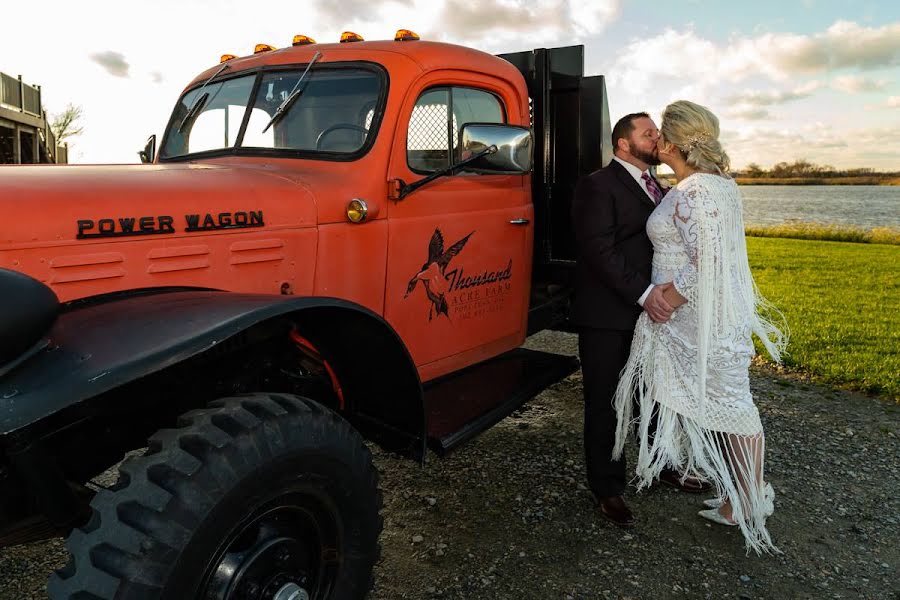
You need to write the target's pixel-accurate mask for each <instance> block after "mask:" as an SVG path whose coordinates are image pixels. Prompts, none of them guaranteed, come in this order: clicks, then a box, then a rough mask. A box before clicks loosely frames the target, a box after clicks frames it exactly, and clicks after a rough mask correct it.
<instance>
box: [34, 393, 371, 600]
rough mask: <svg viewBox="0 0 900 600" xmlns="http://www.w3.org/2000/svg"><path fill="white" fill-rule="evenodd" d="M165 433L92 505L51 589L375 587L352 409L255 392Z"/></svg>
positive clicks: (350, 591)
mask: <svg viewBox="0 0 900 600" xmlns="http://www.w3.org/2000/svg"><path fill="white" fill-rule="evenodd" d="M178 425H179V428H178V429H167V430H163V431H159V432H158V433H156V434H155V435H154V436H153V437H152V438H151V439H150V444H149V449H148V450H147V452H146V453H145V454H144V455H143V456H140V457H136V458H132V459H129V460H127V461H125V462H124V463H122V465H121V466H120V468H119V472H120V474H121V476H120V480H119V483H118V484H117V485H116V486H114V488H113V489H111V490H103V491H101V492H99V493H98V494H97V496H96V497H95V498H94V500H93V501H92V502H91V506H92V508H93V516H92V517H91V520H90V522H89V523H88V524H87V525H85V526H84V527H82V528H80V529H76V530H74V531H73V532H72V534H71V535H70V536H69V539H68V542H67V544H68V550H69V553H70V559H69V563H68V564H67V565H66V567H65V568H63V569H61V570H60V571H57V572H56V573H54V574H53V575H52V576H51V578H50V583H49V586H48V592H49V595H50V597H51V598H52V599H53V600H59V599H62V598H66V599H77V600H88V599H91V600H93V599H103V600H107V599H124V600H145V599H150V598H153V599H163V600H175V599H177V600H192V599H195V598H196V599H202V600H207V599H210V600H212V599H216V600H225V599H227V600H237V599H241V600H244V599H246V600H303V599H305V598H310V599H313V600H320V599H322V600H325V599H328V600H345V599H356V598H364V597H365V596H366V594H367V592H368V590H369V589H370V587H371V583H372V567H373V565H374V563H375V561H376V560H377V558H378V535H379V534H380V532H381V523H382V522H381V517H380V516H379V510H380V509H381V494H380V492H379V491H378V477H377V473H376V471H375V469H374V466H373V465H372V456H371V454H370V453H369V451H368V449H367V448H366V447H365V445H364V444H363V442H362V439H361V438H360V436H359V434H358V433H356V431H355V430H354V429H353V428H352V427H351V426H350V425H349V424H348V423H347V422H346V421H344V420H343V419H342V418H341V417H340V416H338V415H337V414H335V413H333V412H331V411H329V410H327V409H325V408H324V407H322V406H321V405H319V404H317V403H316V402H313V401H312V400H308V399H305V398H298V397H296V396H288V395H280V394H253V395H247V396H238V397H233V398H224V399H221V400H218V401H216V402H214V403H213V404H212V405H211V406H210V408H208V409H204V410H196V411H192V412H190V413H188V414H186V415H184V416H183V417H182V418H181V419H180V421H179V424H178Z"/></svg>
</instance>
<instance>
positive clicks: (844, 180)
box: [734, 176, 900, 186]
mask: <svg viewBox="0 0 900 600" xmlns="http://www.w3.org/2000/svg"><path fill="white" fill-rule="evenodd" d="M734 180H735V181H736V182H737V184H738V185H886V186H900V177H891V176H888V177H874V176H873V177H735V178H734Z"/></svg>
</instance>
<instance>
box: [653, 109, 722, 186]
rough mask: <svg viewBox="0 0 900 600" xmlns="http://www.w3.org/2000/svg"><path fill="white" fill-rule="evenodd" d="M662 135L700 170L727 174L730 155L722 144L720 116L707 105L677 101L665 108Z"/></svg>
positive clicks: (689, 162)
mask: <svg viewBox="0 0 900 600" xmlns="http://www.w3.org/2000/svg"><path fill="white" fill-rule="evenodd" d="M659 132H660V134H661V135H662V136H663V138H664V139H665V141H667V142H670V143H672V144H674V145H675V147H677V148H678V150H680V151H681V154H682V155H683V156H684V158H685V160H686V161H687V164H689V165H690V166H692V167H694V168H695V169H698V170H700V171H708V172H711V173H719V174H720V175H727V174H728V170H729V168H730V167H731V164H730V160H729V158H728V155H727V154H725V150H723V149H722V144H720V143H719V119H718V118H717V117H716V115H714V114H713V113H712V111H711V110H709V109H708V108H706V107H705V106H700V105H699V104H695V103H693V102H689V101H688V100H677V101H675V102H673V103H672V104H670V105H668V106H667V107H666V109H665V110H664V111H663V115H662V126H661V127H660V128H659Z"/></svg>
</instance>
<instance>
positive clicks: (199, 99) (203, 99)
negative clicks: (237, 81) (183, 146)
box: [178, 63, 231, 133]
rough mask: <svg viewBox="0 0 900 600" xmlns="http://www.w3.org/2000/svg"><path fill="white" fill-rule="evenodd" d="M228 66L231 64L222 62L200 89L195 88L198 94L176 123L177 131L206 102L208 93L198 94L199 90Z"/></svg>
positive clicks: (182, 127)
mask: <svg viewBox="0 0 900 600" xmlns="http://www.w3.org/2000/svg"><path fill="white" fill-rule="evenodd" d="M230 66H231V65H229V64H228V63H225V64H223V65H222V66H221V67H219V70H218V71H216V72H215V73H213V75H212V77H210V78H209V79H207V80H206V81H205V82H204V83H203V85H201V86H200V89H199V90H197V94H198V95H197V99H196V100H194V103H193V104H192V105H191V108H190V109H189V110H188V112H187V114H186V115H184V118H183V119H182V120H181V123H180V124H179V125H178V131H179V133H180V132H181V130H182V129H184V125H185V123H187V122H188V121H190V120H191V119H192V118H194V116H196V114H197V112H198V111H199V110H200V109H201V108H202V107H203V104H205V103H206V100H207V99H208V98H209V94H208V93H206V94H200V92H202V91H203V90H204V89H206V86H208V85H209V83H210V82H211V81H212V80H213V79H215V78H216V77H218V76H219V73H221V72H222V71H224V70H225V69H227V68H228V67H230Z"/></svg>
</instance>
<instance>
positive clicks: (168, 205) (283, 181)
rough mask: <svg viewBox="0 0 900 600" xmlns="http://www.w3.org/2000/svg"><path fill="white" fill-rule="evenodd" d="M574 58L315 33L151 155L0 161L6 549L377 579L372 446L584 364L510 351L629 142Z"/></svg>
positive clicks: (557, 288)
mask: <svg viewBox="0 0 900 600" xmlns="http://www.w3.org/2000/svg"><path fill="white" fill-rule="evenodd" d="M582 50H583V49H582V48H581V47H580V46H576V47H568V48H557V49H549V50H548V49H538V50H533V51H528V52H521V53H516V54H509V55H504V56H502V57H496V56H491V55H488V54H485V53H482V52H479V51H476V50H472V49H469V48H464V47H459V46H454V45H449V44H442V43H432V42H427V41H420V40H418V37H417V36H416V35H415V34H413V33H412V32H409V31H405V30H401V31H399V32H398V34H397V37H396V39H395V40H393V41H375V42H366V41H362V40H361V39H359V38H358V36H355V35H353V34H349V33H347V34H345V35H344V36H343V38H342V42H341V43H334V44H317V43H315V42H314V41H312V40H311V39H309V38H304V37H303V36H297V38H295V40H294V44H293V45H292V46H290V47H287V48H283V49H280V50H276V49H274V48H271V47H267V46H262V45H261V46H259V47H257V52H255V53H254V54H252V55H250V56H245V57H240V58H238V57H232V56H228V55H226V56H223V58H222V62H221V63H220V64H219V65H217V66H215V67H213V68H211V69H209V70H208V71H206V72H204V73H202V74H200V75H199V76H198V77H197V78H196V79H195V80H194V81H193V82H191V83H190V84H189V85H188V86H187V88H186V89H185V92H184V93H183V95H182V96H181V98H180V99H179V100H178V102H177V104H176V106H175V109H174V111H173V114H172V117H171V119H170V121H169V123H168V126H167V127H166V130H165V134H164V135H163V137H162V140H161V142H160V144H159V149H158V152H157V147H156V146H157V145H156V139H155V137H151V138H150V140H148V144H147V146H146V148H145V149H144V151H143V152H141V156H142V159H143V162H145V163H149V164H143V165H123V166H66V167H56V166H54V167H0V205H2V208H3V214H4V222H5V227H4V228H3V233H2V235H0V307H2V310H0V340H2V341H0V545H2V546H9V545H15V544H21V543H25V542H29V541H34V540H38V539H43V538H47V537H50V536H54V535H68V542H67V544H68V550H69V552H70V555H71V556H70V561H69V563H68V565H67V566H66V567H65V568H63V569H61V570H59V571H57V572H56V573H54V574H52V575H51V578H50V583H49V586H48V591H49V595H50V597H51V598H54V599H59V598H73V599H74V598H102V599H106V598H125V599H128V600H134V599H144V598H166V599H175V598H177V599H187V598H203V599H237V598H241V599H244V598H246V599H252V600H256V599H260V600H302V599H308V598H315V599H325V598H328V599H345V598H349V599H352V598H362V597H364V596H365V595H366V593H367V592H368V590H369V589H370V587H371V577H372V568H373V564H374V563H375V561H376V559H377V556H378V536H379V533H380V530H381V518H380V516H379V510H380V506H381V497H380V492H379V490H378V479H377V474H376V471H375V469H374V467H373V465H372V458H371V455H370V453H369V452H368V450H367V449H366V446H365V445H364V443H363V440H364V439H370V440H372V441H374V442H375V443H377V444H379V445H381V446H382V447H384V448H386V449H388V450H390V451H393V452H397V453H402V454H405V455H408V456H410V457H412V458H414V459H417V460H423V459H424V456H425V452H426V448H427V447H428V446H429V445H430V446H431V447H432V448H433V449H434V450H436V451H437V452H438V453H439V454H441V453H443V452H446V451H447V450H449V449H451V448H453V447H454V446H457V445H458V444H461V443H463V442H464V441H466V440H468V439H470V438H472V437H473V436H475V435H476V434H477V433H479V432H480V431H483V430H484V429H486V428H488V427H490V426H491V425H493V424H494V423H496V422H498V421H499V420H501V419H502V418H503V417H505V416H506V415H508V414H509V413H510V412H511V411H513V410H515V409H516V408H518V407H519V406H520V405H521V404H522V403H523V402H524V401H526V400H527V399H529V398H531V397H533V396H534V395H535V394H536V393H538V392H539V391H540V390H542V389H544V388H545V387H547V386H548V385H550V384H552V383H554V382H556V381H558V380H559V379H561V378H562V377H564V376H566V375H567V374H569V373H571V372H572V371H574V370H575V369H577V361H575V359H573V358H570V357H562V356H558V355H554V354H548V353H542V352H535V351H530V350H525V349H521V348H519V346H520V345H521V344H522V342H523V341H524V339H525V337H526V335H528V334H529V333H532V332H535V331H538V330H541V329H545V328H559V327H564V326H565V322H566V317H567V308H568V305H569V296H570V289H571V286H570V279H571V277H570V275H571V271H572V267H573V258H574V249H573V242H572V239H571V235H570V227H569V205H570V202H571V198H572V192H573V189H574V185H575V182H576V180H577V178H578V177H579V176H580V175H582V174H584V173H588V172H590V171H592V170H594V169H596V168H598V167H599V166H600V165H601V164H605V162H608V160H609V158H610V157H611V148H610V141H609V117H608V111H607V103H606V92H605V84H604V80H603V78H602V77H599V76H598V77H584V76H583V52H582ZM142 448H146V450H144V451H143V452H136V453H133V454H132V455H130V457H129V458H128V459H127V460H125V461H124V462H122V464H121V465H120V466H119V474H120V475H119V480H118V482H117V483H115V484H114V485H112V486H111V487H106V486H104V485H102V484H101V483H100V482H98V481H95V480H96V478H97V476H98V474H100V473H103V472H104V471H105V470H107V469H109V468H110V467H111V466H113V465H115V464H117V463H119V462H120V461H122V458H123V456H125V455H126V453H128V452H130V451H134V450H140V449H142Z"/></svg>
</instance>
